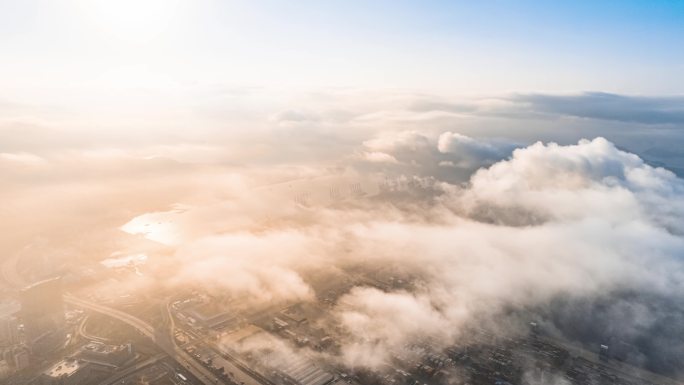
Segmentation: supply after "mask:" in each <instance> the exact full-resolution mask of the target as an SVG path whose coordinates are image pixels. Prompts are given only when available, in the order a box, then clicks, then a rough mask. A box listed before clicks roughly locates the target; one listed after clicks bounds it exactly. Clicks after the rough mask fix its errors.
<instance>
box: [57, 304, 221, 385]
mask: <svg viewBox="0 0 684 385" xmlns="http://www.w3.org/2000/svg"><path fill="white" fill-rule="evenodd" d="M64 301H65V302H67V303H69V304H71V305H73V306H78V307H82V308H85V309H88V310H90V311H94V312H97V313H100V314H103V315H106V316H108V317H112V318H115V319H118V320H119V321H121V322H124V323H126V324H128V325H130V326H132V327H133V328H135V329H136V330H138V331H139V332H140V333H142V334H143V335H144V336H145V337H147V338H149V339H151V340H152V341H153V342H154V343H155V344H157V346H159V348H161V349H162V351H164V353H166V354H168V355H169V357H171V358H173V359H174V360H175V361H176V362H177V363H178V364H179V365H181V366H183V367H184V368H185V369H187V370H188V371H189V372H190V373H192V375H193V376H195V377H197V379H199V380H200V381H202V383H204V384H205V385H214V384H225V382H224V381H223V380H222V379H221V378H219V377H217V376H215V375H214V374H213V373H212V372H210V371H209V370H208V369H207V368H205V367H204V366H203V365H202V364H200V363H199V362H197V361H195V360H194V359H193V358H192V357H190V355H189V354H188V353H186V352H185V351H184V350H182V349H181V348H179V347H178V346H176V344H175V342H174V341H173V337H172V336H169V335H168V333H164V334H163V335H159V334H157V333H155V329H154V328H153V327H152V326H151V325H149V324H148V323H146V322H145V321H143V320H141V319H139V318H136V317H134V316H132V315H130V314H128V313H124V312H122V311H120V310H117V309H113V308H111V307H108V306H104V305H99V304H96V303H93V302H90V301H86V300H83V299H80V298H76V297H74V296H72V295H70V294H65V295H64Z"/></svg>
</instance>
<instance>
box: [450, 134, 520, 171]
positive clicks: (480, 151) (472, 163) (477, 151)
mask: <svg viewBox="0 0 684 385" xmlns="http://www.w3.org/2000/svg"><path fill="white" fill-rule="evenodd" d="M517 146H518V145H517V144H515V143H511V142H509V141H503V140H498V141H497V140H477V139H473V138H471V137H468V136H465V135H462V134H459V133H456V132H445V133H443V134H441V135H440V136H439V140H438V142H437V148H438V149H439V151H440V152H441V153H443V154H448V155H449V156H450V159H449V160H448V161H447V162H451V164H453V165H456V166H461V167H465V168H472V167H481V166H486V165H490V164H492V163H494V162H497V161H499V160H501V159H504V158H506V157H508V156H509V155H510V154H511V152H512V151H513V149H514V148H516V147H517Z"/></svg>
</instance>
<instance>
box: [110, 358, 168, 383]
mask: <svg viewBox="0 0 684 385" xmlns="http://www.w3.org/2000/svg"><path fill="white" fill-rule="evenodd" d="M164 358H166V353H160V354H157V355H156V356H153V357H150V358H148V359H147V360H145V361H141V362H138V363H137V364H135V365H132V366H130V367H129V368H127V369H126V370H123V371H121V372H117V373H115V374H114V375H112V376H110V377H109V378H107V379H106V380H104V381H102V382H100V385H114V384H115V383H117V382H119V381H120V380H123V379H124V378H126V377H128V376H130V375H131V374H133V373H135V372H137V371H138V370H140V369H143V368H146V367H148V366H150V365H153V364H156V363H157V362H159V361H161V360H163V359H164Z"/></svg>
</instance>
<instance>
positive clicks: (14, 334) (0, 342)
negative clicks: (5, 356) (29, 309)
mask: <svg viewBox="0 0 684 385" xmlns="http://www.w3.org/2000/svg"><path fill="white" fill-rule="evenodd" d="M18 343H19V322H18V321H17V318H16V317H14V316H5V317H2V318H0V347H5V346H12V345H15V344H18Z"/></svg>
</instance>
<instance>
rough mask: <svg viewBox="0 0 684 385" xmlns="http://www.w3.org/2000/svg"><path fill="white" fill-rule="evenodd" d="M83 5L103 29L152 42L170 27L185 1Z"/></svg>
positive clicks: (116, 0)
mask: <svg viewBox="0 0 684 385" xmlns="http://www.w3.org/2000/svg"><path fill="white" fill-rule="evenodd" d="M81 4H82V7H83V9H84V10H85V11H86V17H87V18H88V19H90V20H91V21H92V22H93V23H94V24H95V25H96V26H97V28H98V29H100V30H101V31H102V32H104V33H106V34H108V35H110V36H112V37H114V38H117V39H120V40H125V41H128V42H149V41H150V40H153V39H154V38H156V37H157V36H159V35H161V34H163V33H164V32H165V31H166V30H167V29H168V28H169V26H170V24H171V22H172V21H173V18H174V17H175V16H176V15H177V14H178V13H179V7H180V5H181V0H84V1H82V3H81Z"/></svg>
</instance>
